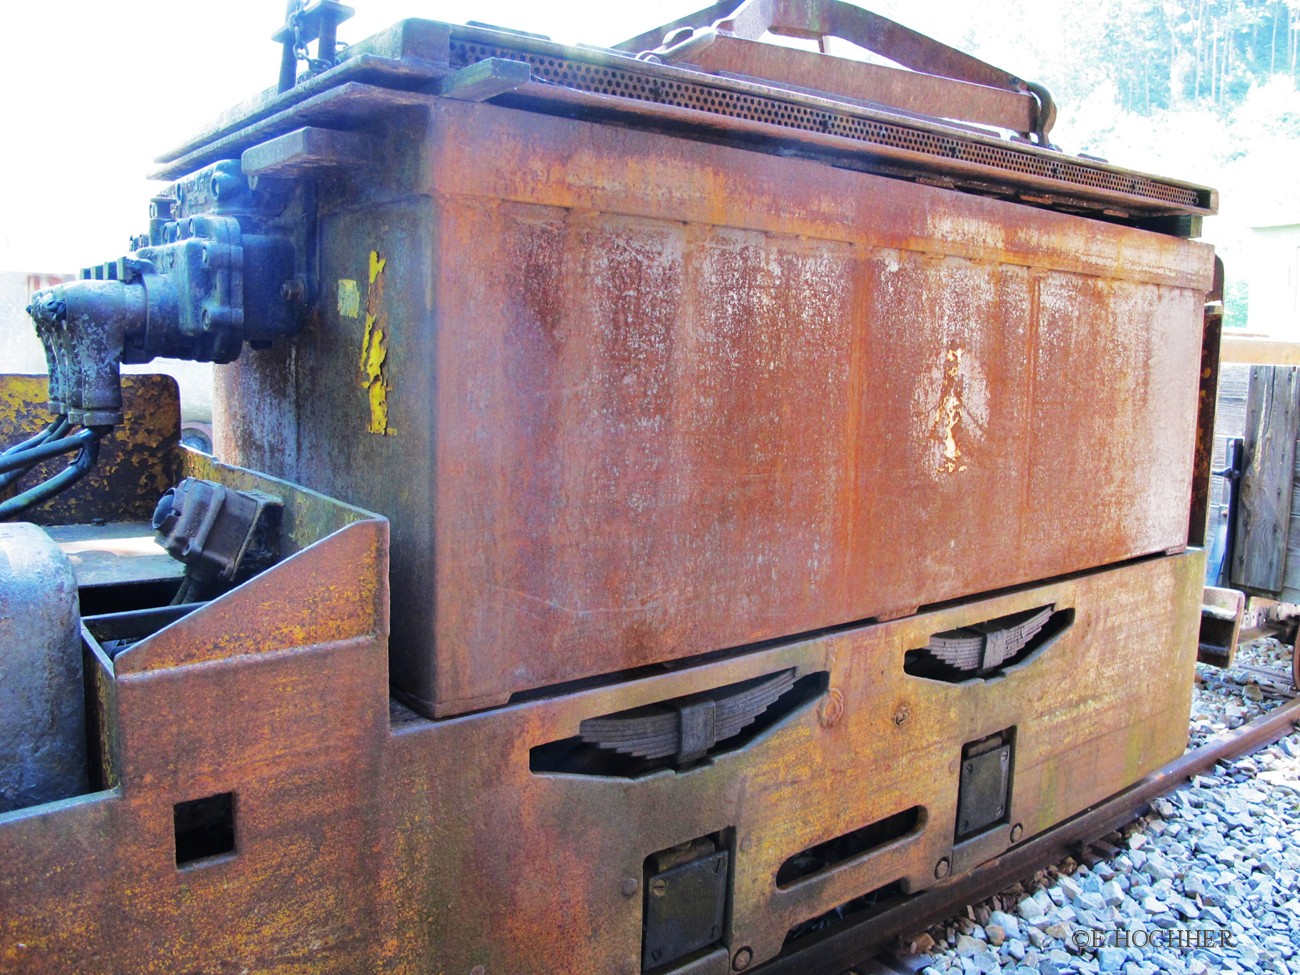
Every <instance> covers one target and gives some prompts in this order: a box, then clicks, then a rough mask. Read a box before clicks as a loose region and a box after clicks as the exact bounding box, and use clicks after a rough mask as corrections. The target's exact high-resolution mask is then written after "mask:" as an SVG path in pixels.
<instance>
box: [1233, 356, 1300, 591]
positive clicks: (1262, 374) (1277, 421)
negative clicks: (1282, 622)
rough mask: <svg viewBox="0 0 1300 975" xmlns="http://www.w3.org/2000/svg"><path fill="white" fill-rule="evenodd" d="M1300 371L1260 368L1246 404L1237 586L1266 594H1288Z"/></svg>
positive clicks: (1254, 372)
mask: <svg viewBox="0 0 1300 975" xmlns="http://www.w3.org/2000/svg"><path fill="white" fill-rule="evenodd" d="M1297 420H1300V368H1296V367H1294V366H1255V367H1253V368H1252V369H1251V370H1250V392H1249V394H1248V397H1247V401H1246V467H1245V470H1244V472H1243V473H1242V477H1241V502H1240V508H1239V511H1238V515H1237V543H1236V546H1235V548H1234V551H1233V557H1232V582H1233V585H1234V586H1239V587H1240V588H1242V589H1245V590H1247V591H1250V592H1254V593H1258V594H1260V595H1269V594H1274V598H1277V597H1276V594H1277V593H1280V592H1281V590H1282V580H1283V572H1284V569H1285V567H1286V552H1287V541H1288V538H1289V534H1290V527H1291V489H1292V485H1293V483H1294V476H1295V475H1294V471H1295V456H1296V423H1297Z"/></svg>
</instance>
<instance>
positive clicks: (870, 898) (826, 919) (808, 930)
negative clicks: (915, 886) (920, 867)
mask: <svg viewBox="0 0 1300 975" xmlns="http://www.w3.org/2000/svg"><path fill="white" fill-rule="evenodd" d="M904 897H905V895H904V893H903V884H902V882H901V881H898V880H895V881H893V882H892V883H888V884H885V885H884V886H883V887H877V888H876V889H875V890H873V891H870V892H868V893H866V894H863V895H862V896H861V897H855V898H853V900H851V901H846V902H845V903H843V904H841V905H839V907H832V908H831V909H830V910H829V911H826V912H825V913H823V914H819V915H817V916H816V917H814V918H809V919H808V920H807V921H801V922H799V923H798V924H796V925H795V926H794V927H792V928H791V929H790V930H789V931H787V932H786V935H785V947H786V948H789V947H790V946H791V945H792V944H794V943H796V942H798V941H801V940H803V939H804V938H806V937H808V936H809V935H816V936H817V937H819V938H825V937H828V936H829V935H831V934H832V933H833V932H835V931H836V930H838V929H840V928H842V927H844V926H845V925H846V924H848V923H849V922H850V921H852V922H853V923H858V922H861V921H867V920H870V919H871V918H872V917H873V916H874V915H877V914H880V913H882V912H883V911H886V910H888V909H889V908H891V907H893V906H895V905H896V904H898V903H900V902H901V901H902V900H903V899H904Z"/></svg>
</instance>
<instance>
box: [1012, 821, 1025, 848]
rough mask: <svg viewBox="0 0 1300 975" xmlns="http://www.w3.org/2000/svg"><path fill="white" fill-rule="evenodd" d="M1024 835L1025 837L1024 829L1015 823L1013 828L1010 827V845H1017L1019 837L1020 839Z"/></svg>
mask: <svg viewBox="0 0 1300 975" xmlns="http://www.w3.org/2000/svg"><path fill="white" fill-rule="evenodd" d="M1024 835H1025V828H1024V827H1023V826H1021V825H1020V824H1019V823H1016V825H1014V826H1012V827H1011V842H1012V843H1019V842H1020V837H1022V836H1024Z"/></svg>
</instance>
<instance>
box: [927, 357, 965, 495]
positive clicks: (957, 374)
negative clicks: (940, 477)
mask: <svg viewBox="0 0 1300 975" xmlns="http://www.w3.org/2000/svg"><path fill="white" fill-rule="evenodd" d="M963 353H964V350H963V349H949V350H948V352H947V355H946V356H945V357H944V358H945V361H946V362H947V365H946V366H945V367H944V370H943V387H942V390H941V392H940V395H939V408H938V409H937V410H936V411H935V414H934V426H933V427H932V428H931V429H932V431H933V433H934V435H935V437H936V439H938V440H939V442H940V443H941V444H942V445H943V456H942V459H941V460H940V461H939V473H940V474H954V473H956V472H958V471H964V470H965V469H966V465H965V464H963V463H961V448H960V447H958V446H957V432H956V431H957V425H958V424H959V423H961V419H962V402H961V388H962V381H961V357H962V355H963Z"/></svg>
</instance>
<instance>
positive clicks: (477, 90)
mask: <svg viewBox="0 0 1300 975" xmlns="http://www.w3.org/2000/svg"><path fill="white" fill-rule="evenodd" d="M532 77H533V69H532V67H531V66H530V65H528V64H527V63H525V62H523V61H510V60H508V59H506V58H488V59H486V60H484V61H479V62H478V63H476V64H471V65H470V66H469V67H467V68H461V69H460V70H459V71H456V72H453V73H452V74H449V75H448V76H447V77H445V78H443V79H442V81H441V82H440V83H439V85H438V94H439V95H442V96H443V97H444V98H455V99H458V100H460V101H463V102H482V101H487V100H488V99H489V98H495V97H496V96H497V95H501V94H504V93H505V92H507V91H514V90H515V89H516V88H520V87H522V86H523V85H526V84H528V82H529V81H530V80H532Z"/></svg>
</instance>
